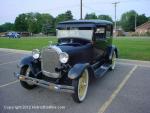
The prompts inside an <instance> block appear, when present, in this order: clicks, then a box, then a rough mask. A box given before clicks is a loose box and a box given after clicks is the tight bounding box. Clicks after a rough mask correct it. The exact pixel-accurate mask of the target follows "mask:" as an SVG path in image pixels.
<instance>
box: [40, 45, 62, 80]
mask: <svg viewBox="0 0 150 113" xmlns="http://www.w3.org/2000/svg"><path fill="white" fill-rule="evenodd" d="M41 58H42V59H41V65H42V73H43V74H44V75H46V76H48V77H52V78H59V77H60V74H59V73H56V72H55V68H56V67H60V62H59V54H58V53H57V51H56V50H54V49H52V48H50V49H49V48H46V49H43V50H42V52H41Z"/></svg>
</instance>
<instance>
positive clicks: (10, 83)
mask: <svg viewBox="0 0 150 113" xmlns="http://www.w3.org/2000/svg"><path fill="white" fill-rule="evenodd" d="M17 82H19V80H16V81H13V82H9V83H7V84H4V85H1V86H0V88H2V87H5V86H9V85H12V84H15V83H17Z"/></svg>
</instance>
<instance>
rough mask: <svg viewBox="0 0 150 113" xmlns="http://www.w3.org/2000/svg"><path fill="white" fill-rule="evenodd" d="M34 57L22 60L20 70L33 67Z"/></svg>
mask: <svg viewBox="0 0 150 113" xmlns="http://www.w3.org/2000/svg"><path fill="white" fill-rule="evenodd" d="M33 60H34V59H33V57H32V56H27V57H24V58H23V59H21V61H20V63H19V64H18V66H19V68H22V67H24V66H32V62H33Z"/></svg>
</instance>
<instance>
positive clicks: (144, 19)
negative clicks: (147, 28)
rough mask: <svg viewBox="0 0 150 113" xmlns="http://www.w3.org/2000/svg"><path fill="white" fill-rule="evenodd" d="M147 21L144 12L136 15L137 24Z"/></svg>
mask: <svg viewBox="0 0 150 113" xmlns="http://www.w3.org/2000/svg"><path fill="white" fill-rule="evenodd" d="M147 21H148V17H146V16H145V14H141V15H138V16H137V26H139V25H141V24H143V23H145V22H147Z"/></svg>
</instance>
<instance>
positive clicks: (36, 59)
mask: <svg viewBox="0 0 150 113" xmlns="http://www.w3.org/2000/svg"><path fill="white" fill-rule="evenodd" d="M56 31H57V38H58V43H57V44H55V45H48V46H47V47H44V48H43V49H41V50H38V49H34V50H33V51H32V55H31V56H28V57H25V58H23V59H22V60H21V62H20V64H19V67H20V73H18V74H16V76H17V77H18V79H19V80H20V83H21V85H22V86H23V87H24V88H26V89H33V88H34V87H36V86H43V87H46V88H49V89H51V90H55V91H62V92H69V93H71V94H72V97H73V100H74V101H75V102H78V103H80V102H82V101H83V100H85V97H86V95H87V91H88V85H89V80H90V78H94V77H95V78H98V77H102V76H103V75H104V74H105V73H106V72H107V71H108V70H113V69H114V68H115V61H116V58H117V57H118V51H117V48H116V47H115V46H114V45H112V35H113V24H112V23H111V22H109V21H104V20H73V21H65V22H61V23H59V24H58V26H57V30H56Z"/></svg>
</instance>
